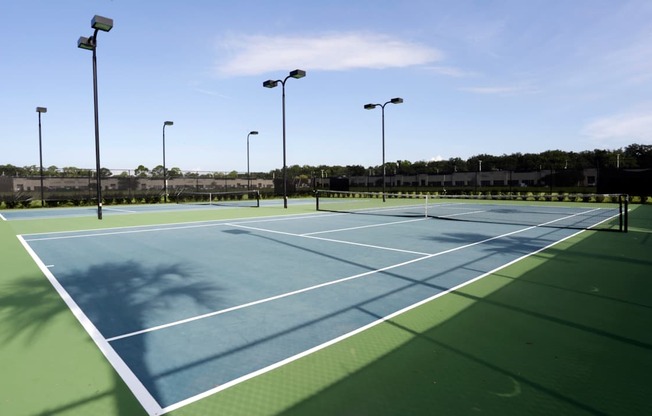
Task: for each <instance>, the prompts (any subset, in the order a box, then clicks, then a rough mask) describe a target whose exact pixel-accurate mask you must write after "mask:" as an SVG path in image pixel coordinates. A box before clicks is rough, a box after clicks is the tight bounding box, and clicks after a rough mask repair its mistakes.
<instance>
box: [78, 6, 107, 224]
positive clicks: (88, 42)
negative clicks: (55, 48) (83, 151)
mask: <svg viewBox="0 0 652 416" xmlns="http://www.w3.org/2000/svg"><path fill="white" fill-rule="evenodd" d="M91 27H92V28H93V29H95V31H94V32H93V35H92V36H89V37H84V36H81V37H80V38H79V39H78V40H77V47H78V48H80V49H86V50H90V51H93V105H94V109H95V111H94V118H95V175H96V176H97V178H96V179H97V219H98V220H101V219H102V183H101V181H102V170H101V168H100V122H99V110H98V104H97V101H98V99H97V32H98V31H100V30H101V31H103V32H108V31H110V30H111V29H112V28H113V19H109V18H107V17H102V16H98V15H95V16H93V19H91Z"/></svg>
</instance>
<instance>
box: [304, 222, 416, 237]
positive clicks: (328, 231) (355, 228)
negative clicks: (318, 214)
mask: <svg viewBox="0 0 652 416" xmlns="http://www.w3.org/2000/svg"><path fill="white" fill-rule="evenodd" d="M425 219H426V218H417V219H413V220H404V221H393V222H384V223H381V224H371V225H360V226H358V227H348V228H336V229H334V230H326V231H315V232H314V233H303V234H299V235H301V236H304V237H305V236H311V235H316V234H327V233H337V232H340V231H350V230H361V229H363V228H372V227H385V226H387V225H394V224H405V223H407V222H415V221H423V220H425Z"/></svg>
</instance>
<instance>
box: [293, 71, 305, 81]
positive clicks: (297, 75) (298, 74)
mask: <svg viewBox="0 0 652 416" xmlns="http://www.w3.org/2000/svg"><path fill="white" fill-rule="evenodd" d="M305 76H306V71H304V70H301V69H295V70H294V71H292V72H290V77H292V78H294V79H299V78H303V77H305Z"/></svg>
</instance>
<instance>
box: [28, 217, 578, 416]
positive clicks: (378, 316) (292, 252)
mask: <svg viewBox="0 0 652 416" xmlns="http://www.w3.org/2000/svg"><path fill="white" fill-rule="evenodd" d="M577 232H578V231H577V230H569V229H556V228H546V227H537V226H523V225H510V224H500V223H498V224H489V223H482V224H478V223H474V222H456V221H443V220H438V219H433V218H425V217H416V218H404V217H396V218H394V217H386V216H375V215H350V214H341V213H331V212H320V213H314V214H304V215H289V216H288V215H285V216H277V217H266V218H254V219H251V218H247V219H239V220H221V221H207V222H194V223H185V224H174V225H161V226H143V227H129V228H113V229H104V230H95V231H77V232H60V233H51V234H33V235H22V236H20V237H19V238H20V239H21V241H22V242H23V244H24V245H25V247H26V248H27V250H28V251H29V252H30V254H31V255H32V256H33V258H34V259H35V261H36V262H37V263H38V264H39V266H40V267H41V268H42V270H43V271H44V273H45V274H46V275H47V277H48V278H49V279H50V281H51V282H52V284H53V285H54V286H55V288H56V289H57V290H58V291H59V293H60V295H61V296H62V297H63V298H64V300H65V301H66V302H67V304H68V306H69V307H70V308H71V310H72V311H73V312H74V313H75V315H76V316H77V318H78V319H79V320H80V322H81V323H82V325H83V326H84V327H85V329H86V330H87V331H88V333H89V334H90V335H91V336H92V338H93V340H94V341H95V343H96V344H97V345H98V346H99V348H100V349H101V350H102V351H103V353H104V354H105V356H106V357H107V358H108V360H109V361H110V362H111V363H112V365H113V366H114V367H115V369H116V370H117V371H118V373H119V374H120V375H121V377H122V378H123V379H124V380H125V382H126V383H127V384H128V385H129V387H130V388H131V390H132V391H133V392H134V393H135V394H136V396H137V397H138V399H139V401H140V402H141V404H142V405H143V406H144V408H145V409H146V410H147V411H148V412H149V414H152V415H154V414H162V413H166V412H169V411H171V410H174V409H177V408H180V407H182V406H184V405H186V404H188V403H191V402H193V401H195V400H198V399H200V398H202V397H205V396H207V395H209V394H216V393H218V392H219V391H221V390H223V389H225V388H228V387H230V386H233V385H235V384H237V383H239V382H242V381H244V380H247V379H249V378H251V377H254V376H256V375H258V374H261V373H263V372H266V371H269V370H271V369H274V368H277V367H279V366H281V365H283V364H285V363H288V362H290V361H292V360H295V359H298V358H300V357H302V356H305V355H306V354H309V353H311V352H314V351H316V350H318V349H321V348H324V347H326V346H328V345H330V344H332V343H334V342H337V341H338V340H341V339H343V338H346V337H349V336H351V335H353V334H356V333H358V332H360V331H362V330H364V329H365V328H368V327H370V326H372V325H375V324H377V323H379V322H382V321H383V320H386V319H388V318H389V317H392V316H395V315H396V314H398V313H401V312H403V311H406V310H408V309H410V308H413V307H415V306H417V305H418V304H420V303H423V302H425V301H428V300H432V299H434V298H436V297H438V296H441V295H442V294H445V293H446V292H448V291H450V290H452V289H453V288H457V287H460V286H461V285H465V284H468V283H469V282H471V281H474V280H477V279H479V278H481V277H483V276H485V275H487V274H488V273H490V272H492V271H495V270H497V269H499V268H502V267H504V266H505V265H507V264H510V263H513V262H514V261H516V260H518V259H521V258H523V257H524V256H528V255H531V254H533V253H535V252H538V251H540V250H542V249H544V248H546V247H548V246H550V245H552V244H555V243H557V242H559V241H561V240H563V239H566V238H568V237H570V236H571V235H574V234H576V233H577Z"/></svg>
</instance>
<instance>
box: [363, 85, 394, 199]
mask: <svg viewBox="0 0 652 416" xmlns="http://www.w3.org/2000/svg"><path fill="white" fill-rule="evenodd" d="M402 102H403V99H402V98H400V97H396V98H392V99H391V100H389V101H387V102H386V103H384V104H365V105H364V109H365V110H373V109H374V108H376V107H380V110H381V113H382V128H383V202H385V175H386V173H385V106H386V105H387V104H390V103H391V104H401V103H402Z"/></svg>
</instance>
